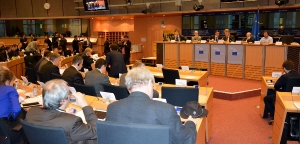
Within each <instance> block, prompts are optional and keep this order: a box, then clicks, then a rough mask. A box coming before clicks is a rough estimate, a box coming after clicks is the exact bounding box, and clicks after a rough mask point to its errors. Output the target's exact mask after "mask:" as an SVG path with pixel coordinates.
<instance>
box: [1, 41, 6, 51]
mask: <svg viewBox="0 0 300 144" xmlns="http://www.w3.org/2000/svg"><path fill="white" fill-rule="evenodd" d="M4 48H5V45H4V42H0V52H2V51H4Z"/></svg>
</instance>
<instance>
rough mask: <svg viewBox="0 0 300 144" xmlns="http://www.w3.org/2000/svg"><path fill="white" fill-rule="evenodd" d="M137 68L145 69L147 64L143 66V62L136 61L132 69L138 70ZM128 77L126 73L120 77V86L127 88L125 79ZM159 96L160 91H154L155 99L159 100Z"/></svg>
mask: <svg viewBox="0 0 300 144" xmlns="http://www.w3.org/2000/svg"><path fill="white" fill-rule="evenodd" d="M136 67H145V64H143V63H142V62H141V61H136V62H135V63H134V64H133V66H132V68H136ZM126 75H127V73H124V74H122V75H121V77H120V86H125V87H126V85H125V77H126ZM158 96H159V93H158V91H157V90H153V98H158Z"/></svg>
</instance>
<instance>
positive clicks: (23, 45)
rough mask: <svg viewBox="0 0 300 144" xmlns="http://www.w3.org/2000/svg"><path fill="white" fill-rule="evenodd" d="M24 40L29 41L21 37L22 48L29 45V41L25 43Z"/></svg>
mask: <svg viewBox="0 0 300 144" xmlns="http://www.w3.org/2000/svg"><path fill="white" fill-rule="evenodd" d="M24 42H27V38H23V37H21V38H20V43H22V48H23V49H25V48H26V47H27V45H28V42H27V43H24Z"/></svg>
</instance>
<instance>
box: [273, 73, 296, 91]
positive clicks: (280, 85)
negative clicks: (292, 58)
mask: <svg viewBox="0 0 300 144" xmlns="http://www.w3.org/2000/svg"><path fill="white" fill-rule="evenodd" d="M289 77H300V73H299V72H297V71H294V70H291V71H290V72H289V73H287V74H284V75H282V76H280V77H279V79H278V80H277V81H276V83H275V85H274V89H275V90H277V91H285V87H286V83H287V80H288V78H289Z"/></svg>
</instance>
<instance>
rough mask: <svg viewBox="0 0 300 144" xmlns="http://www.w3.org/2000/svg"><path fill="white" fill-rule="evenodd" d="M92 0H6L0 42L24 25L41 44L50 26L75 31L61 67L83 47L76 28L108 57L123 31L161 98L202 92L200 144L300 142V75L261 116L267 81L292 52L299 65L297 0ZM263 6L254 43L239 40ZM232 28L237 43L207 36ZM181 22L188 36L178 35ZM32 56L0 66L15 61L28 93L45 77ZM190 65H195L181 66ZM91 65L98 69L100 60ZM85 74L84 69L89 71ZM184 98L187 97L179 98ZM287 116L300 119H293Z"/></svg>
mask: <svg viewBox="0 0 300 144" xmlns="http://www.w3.org/2000/svg"><path fill="white" fill-rule="evenodd" d="M282 1H283V2H286V0H282ZM85 2H86V0H83V1H74V0H39V1H35V0H22V1H21V0H11V1H2V0H1V1H0V44H2V43H3V44H4V45H5V46H7V47H12V45H13V44H17V45H18V44H19V43H20V38H21V36H22V35H23V34H26V37H27V41H28V43H30V42H31V40H32V38H31V37H30V35H31V34H34V35H35V38H37V41H40V44H39V45H38V48H39V49H42V48H45V45H44V39H45V36H46V35H48V36H50V40H51V38H52V37H53V36H54V35H55V32H58V33H62V34H66V33H70V37H66V40H67V50H70V51H71V53H72V54H71V53H68V54H65V55H64V54H62V55H61V62H60V67H59V68H60V72H63V70H65V69H66V68H68V67H71V66H72V60H73V58H74V57H75V56H76V55H77V53H76V52H75V53H74V52H73V47H72V41H73V40H74V36H75V35H77V36H78V39H79V40H82V41H81V42H79V49H80V50H79V55H81V54H82V53H83V51H82V50H83V48H82V46H83V43H84V41H86V40H87V38H88V37H89V38H90V41H91V43H92V47H91V49H92V50H93V54H96V55H97V56H96V55H94V57H96V59H95V61H96V60H97V59H98V58H104V59H105V55H106V53H104V51H105V45H104V43H105V42H106V41H108V42H109V44H113V43H119V42H120V41H121V40H122V36H124V35H126V36H128V37H129V40H130V42H131V44H132V47H131V53H130V55H131V56H130V65H127V66H126V68H127V69H128V71H130V70H131V68H132V65H133V64H134V63H135V62H136V61H141V62H143V63H144V64H145V65H146V66H145V67H146V68H147V69H148V70H150V72H151V73H152V74H153V75H154V77H155V83H154V84H153V85H154V89H155V90H156V91H157V92H158V93H159V99H162V98H165V99H167V103H170V104H172V105H174V104H173V103H172V102H173V101H172V100H173V99H172V97H171V96H170V95H176V91H175V89H176V88H178V89H183V88H185V89H189V90H190V91H188V92H190V93H191V94H190V95H192V93H193V92H194V93H196V96H194V97H195V100H194V101H198V103H199V104H200V105H201V106H202V107H203V108H205V109H207V110H208V115H207V116H205V117H202V118H198V119H196V121H197V122H196V132H197V134H196V143H197V144H198V143H199V144H204V143H209V144H218V143H245V144H247V143H249V144H250V143H251V144H252V143H276V144H277V143H278V144H279V143H285V142H286V141H287V143H299V142H300V137H299V135H297V132H299V129H300V127H299V128H298V129H297V128H296V130H295V127H298V125H300V124H299V123H300V117H299V115H298V109H299V108H298V107H297V104H295V103H297V102H298V101H300V99H299V98H298V97H297V96H298V94H295V93H292V88H293V87H299V86H300V84H299V82H295V83H294V84H292V85H289V88H290V90H288V91H286V92H276V94H275V97H276V100H275V101H274V106H275V115H274V117H268V118H263V114H264V109H265V104H264V97H265V96H266V95H267V93H268V90H270V89H274V84H275V83H276V81H277V80H278V78H279V77H280V75H281V74H282V73H283V72H284V70H283V66H282V65H283V63H284V62H285V61H287V60H290V61H292V62H293V64H294V68H293V69H294V70H295V71H298V72H300V47H299V44H298V43H300V32H299V30H300V24H299V22H298V21H297V19H299V18H300V12H299V8H298V5H299V4H300V1H298V0H295V1H291V0H290V1H288V3H287V4H278V2H280V0H264V1H259V0H209V1H208V0H174V1H160V0H124V1H120V0H109V1H108V2H107V4H108V5H106V7H105V9H104V10H98V11H94V10H95V9H92V10H93V11H87V9H86V7H85V5H84V4H85ZM46 3H48V4H49V5H48V4H46ZM24 5H26V6H27V7H24ZM93 5H94V4H93ZM104 5H105V3H104ZM95 6H96V5H95ZM97 6H98V5H97ZM195 6H196V9H195ZM202 6H204V7H202ZM87 7H88V8H90V9H91V7H92V5H91V4H88V5H87ZM99 7H100V6H99ZM198 7H201V8H200V10H199V9H198V10H197V8H198ZM106 8H109V9H108V10H107V9H106ZM194 9H195V10H194ZM196 10H197V11H196ZM257 14H258V15H259V20H258V21H259V23H258V27H259V34H258V35H259V38H258V40H255V42H253V43H247V42H244V41H242V40H243V39H245V38H246V34H247V33H248V32H253V28H254V23H255V21H256V20H257ZM280 27H282V28H283V29H282V31H281V29H280ZM225 29H229V30H230V34H231V35H234V37H235V42H234V41H232V42H226V40H225V41H224V42H223V41H221V42H218V41H214V40H211V39H210V38H211V37H212V36H214V35H215V32H216V30H218V31H220V37H224V35H225V33H224V30H225ZM175 30H177V31H179V34H180V35H183V36H184V37H185V38H186V39H187V41H175V39H173V38H174V32H175ZM194 31H198V33H199V36H200V37H201V41H193V40H192V37H193V36H194ZM265 31H268V34H269V36H270V37H272V38H273V43H272V44H266V43H260V42H259V40H260V39H261V38H263V37H264V32H265ZM279 31H281V32H283V33H281V32H279ZM252 35H253V33H252ZM286 38H290V39H289V40H291V39H292V43H291V42H288V43H287V44H286V42H285V41H286V40H287V39H286ZM189 40H192V41H189ZM289 40H288V41H289ZM24 54H25V55H24ZM26 56H27V57H30V56H32V55H31V54H30V53H23V52H21V53H20V55H19V56H14V57H13V58H11V59H10V60H9V61H7V62H0V66H6V67H8V68H9V69H10V71H12V72H13V73H14V75H15V76H16V78H18V79H20V83H18V86H19V89H22V90H25V92H24V91H22V92H21V93H19V95H20V97H24V98H26V94H25V93H28V92H29V93H30V92H31V91H32V89H33V87H35V86H36V87H37V88H38V95H41V94H42V91H41V89H39V88H40V87H41V86H40V85H39V84H38V83H37V82H36V81H37V76H36V75H34V76H33V75H32V74H31V71H30V70H31V69H30V68H29V67H28V65H27V64H26V59H25V58H24V57H26ZM157 64H162V66H163V68H166V69H170V70H173V72H174V73H175V75H176V76H175V78H174V77H172V78H171V79H172V81H174V80H175V79H182V80H186V84H184V85H185V86H178V85H179V84H177V85H176V82H171V83H170V82H168V79H166V78H164V77H168V76H171V75H172V76H174V75H173V74H174V73H173V74H170V73H169V74H167V75H168V76H167V75H166V74H165V73H164V70H163V68H161V67H160V65H157ZM183 66H188V67H189V69H188V70H184V69H183ZM91 67H92V69H96V68H95V64H92V65H91ZM279 73H280V74H279ZM82 74H83V76H84V75H85V72H82ZM61 75H62V73H61ZM106 75H108V73H106ZM278 75H279V76H278ZM21 76H25V77H27V79H28V81H29V82H30V83H31V84H30V85H29V84H28V83H27V84H28V85H27V84H25V83H24V82H23V83H22V82H21V81H22V78H21ZM33 77H35V78H33ZM56 78H58V79H62V77H61V76H60V75H56ZM109 81H110V83H111V84H113V85H116V86H117V87H121V86H119V84H120V79H118V78H112V77H109ZM290 83H292V82H290ZM84 86H86V87H84ZM84 86H82V85H74V86H73V87H75V89H76V90H77V91H78V92H82V93H84V94H86V96H85V98H86V101H87V103H88V105H89V106H91V107H92V108H94V109H98V110H99V109H100V110H104V111H106V110H107V107H108V105H109V103H108V102H107V100H106V99H104V98H101V97H97V95H98V94H96V93H98V92H95V90H94V87H93V86H88V85H84ZM104 87H105V86H104ZM122 88H123V89H119V90H108V89H110V88H109V87H108V88H107V91H106V92H111V93H114V94H115V96H116V99H117V100H120V99H123V98H126V97H128V95H129V92H128V91H127V89H126V88H124V87H122ZM168 88H169V90H168ZM172 88H174V91H172V90H173V89H172ZM104 89H105V88H104ZM112 89H113V88H112ZM195 89H197V90H195ZM192 90H193V92H192ZM91 91H92V92H91ZM18 92H19V91H18ZM167 92H168V93H167ZM188 92H186V93H188ZM124 93H126V94H125V95H124ZM177 93H179V94H181V93H182V92H177ZM183 93H184V92H183ZM163 94H164V95H163ZM186 95H187V94H184V95H183V96H186ZM183 96H182V99H183V100H182V101H186V99H188V98H186V99H185V98H184V97H183ZM22 104H25V102H23V103H22ZM22 104H21V105H22ZM40 104H41V103H39V105H38V106H40ZM25 105H26V104H25ZM179 105H180V106H181V107H183V106H185V105H184V104H181V103H180V104H179ZM179 105H174V106H179ZM35 106H36V105H35ZM25 107H26V106H25ZM70 107H72V108H74V109H75V110H76V111H81V110H82V108H80V107H78V106H76V105H73V104H70ZM81 116H83V115H81ZM290 116H293V118H295V121H294V122H293V124H292V125H291V123H292V122H291V120H290V119H291V118H290ZM83 117H84V116H83ZM181 120H182V121H186V120H184V119H181ZM292 128H294V131H292V130H291V129H292ZM291 131H292V132H291ZM295 133H296V135H294V134H295ZM0 136H1V135H0ZM0 138H1V137H0ZM162 139H163V138H162ZM1 140H2V139H0V143H1Z"/></svg>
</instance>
